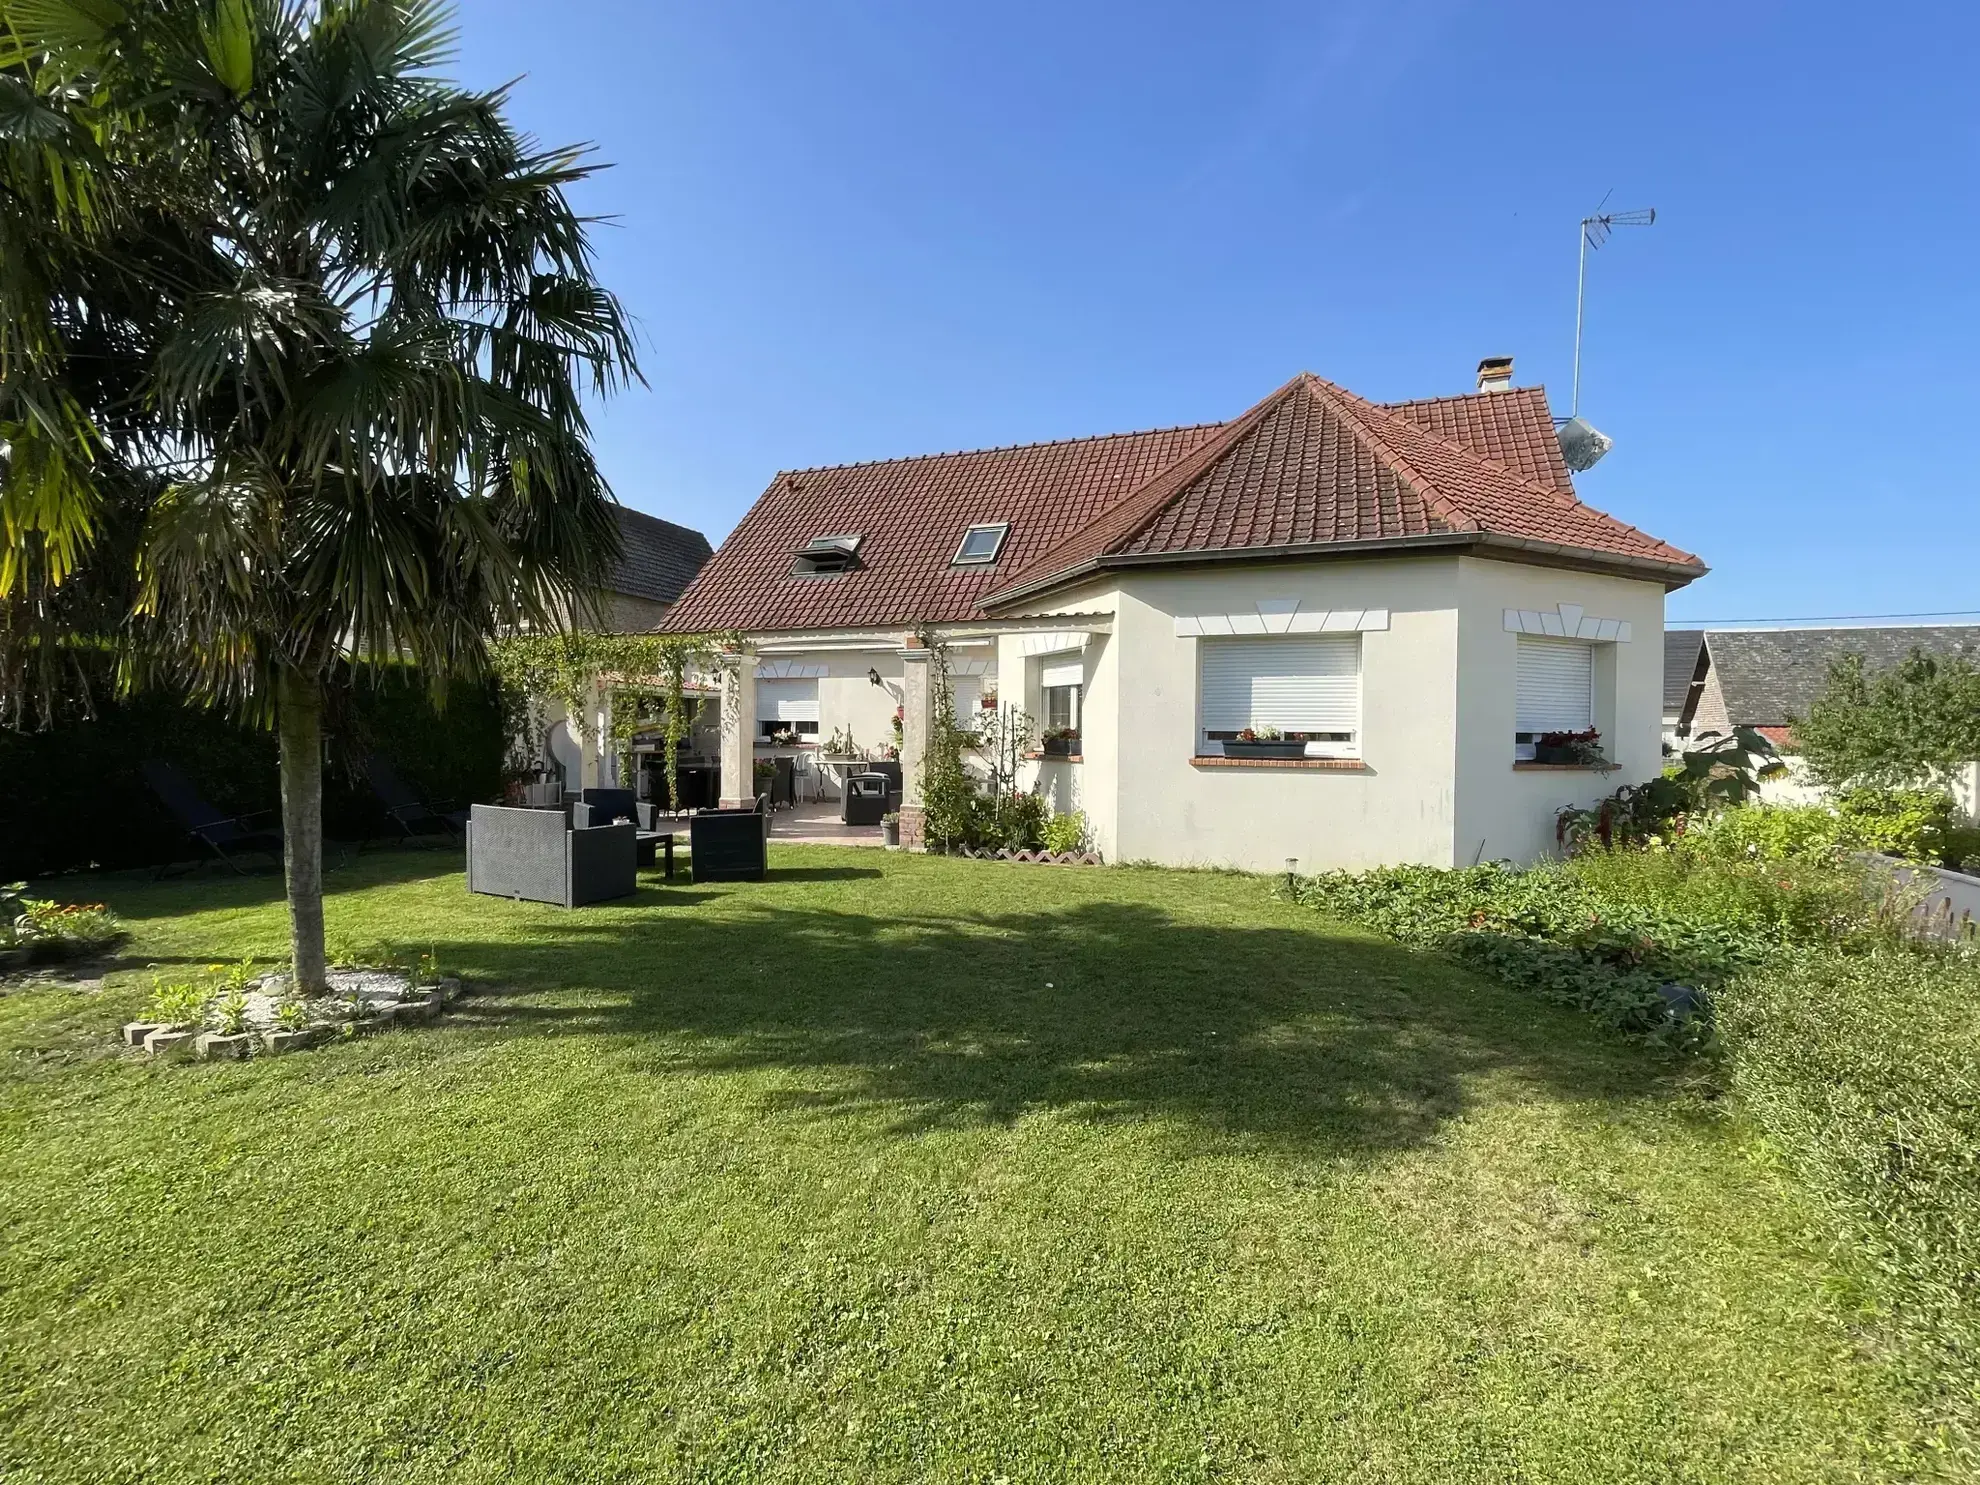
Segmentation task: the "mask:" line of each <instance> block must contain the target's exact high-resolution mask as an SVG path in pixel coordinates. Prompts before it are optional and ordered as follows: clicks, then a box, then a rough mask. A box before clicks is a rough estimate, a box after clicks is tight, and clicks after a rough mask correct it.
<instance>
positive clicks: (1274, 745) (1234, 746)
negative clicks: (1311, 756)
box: [1223, 738, 1306, 758]
mask: <svg viewBox="0 0 1980 1485" xmlns="http://www.w3.org/2000/svg"><path fill="white" fill-rule="evenodd" d="M1223 746H1224V756H1225V757H1226V758H1304V757H1305V756H1306V744H1305V743H1303V742H1287V741H1285V740H1284V739H1283V738H1279V739H1273V740H1269V741H1268V740H1265V739H1261V738H1254V739H1252V740H1250V741H1248V742H1247V741H1240V740H1237V739H1232V740H1230V741H1228V742H1226V743H1225V744H1224V745H1223Z"/></svg>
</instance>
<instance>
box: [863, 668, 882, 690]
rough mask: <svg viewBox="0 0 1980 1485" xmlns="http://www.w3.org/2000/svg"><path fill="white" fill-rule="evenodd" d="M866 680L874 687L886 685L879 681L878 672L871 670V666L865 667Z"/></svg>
mask: <svg viewBox="0 0 1980 1485" xmlns="http://www.w3.org/2000/svg"><path fill="white" fill-rule="evenodd" d="M866 678H867V679H868V680H869V681H871V682H873V684H874V685H876V686H884V685H885V684H886V682H885V681H883V680H881V679H880V672H879V671H877V670H875V669H873V668H872V667H871V666H868V667H867V670H866Z"/></svg>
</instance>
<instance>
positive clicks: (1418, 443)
mask: <svg viewBox="0 0 1980 1485" xmlns="http://www.w3.org/2000/svg"><path fill="white" fill-rule="evenodd" d="M1485 404H1490V405H1485ZM1550 450H1551V452H1550ZM992 521H1009V522H1010V523H1011V531H1010V537H1009V539H1008V540H1007V542H1006V543H1005V546H1004V549H1003V551H1002V552H1001V553H1000V554H999V557H998V560H997V561H996V562H995V563H994V564H991V565H989V566H987V567H971V568H963V567H955V566H952V565H951V559H952V557H953V556H954V555H955V551H956V545H957V543H958V542H959V541H960V540H961V538H962V534H963V532H964V531H965V530H966V529H967V528H968V527H969V526H970V525H972V524H977V523H983V522H992ZM829 534H858V535H859V536H860V537H861V538H862V540H861V543H860V546H859V564H858V566H857V567H856V568H855V570H853V571H852V572H850V573H847V574H846V575H844V576H840V577H832V578H807V577H794V576H792V575H791V563H792V555H793V553H794V552H795V550H796V549H797V548H798V547H800V546H802V545H803V544H804V543H805V542H807V541H810V540H812V539H814V538H816V537H820V536H825V535H829ZM1397 546H1401V547H1410V546H1440V547H1449V548H1456V549H1463V548H1467V547H1493V546H1497V547H1500V548H1504V549H1514V550H1518V551H1522V552H1524V553H1526V554H1528V555H1532V556H1537V557H1542V558H1544V559H1548V560H1559V561H1567V562H1570V563H1573V564H1575V565H1590V566H1597V567H1605V568H1621V569H1625V570H1630V571H1641V572H1647V573H1649V574H1651V575H1654V576H1656V577H1657V578H1659V579H1660V580H1662V581H1664V582H1666V583H1667V584H1669V585H1672V586H1676V585H1678V584H1681V583H1684V582H1688V581H1690V580H1691V579H1692V578H1694V577H1696V576H1698V575H1699V574H1700V573H1701V572H1703V571H1704V567H1703V565H1702V564H1701V563H1699V561H1698V559H1697V558H1695V557H1693V556H1691V555H1690V554H1689V553H1688V552H1683V551H1680V550H1678V549H1677V548H1675V547H1671V546H1668V545H1666V544H1665V543H1663V542H1660V541H1658V540H1656V539H1655V538H1653V537H1649V536H1646V535H1644V534H1643V533H1642V532H1640V531H1637V530H1636V529H1635V528H1633V527H1630V526H1627V525H1625V524H1624V523H1622V522H1620V521H1617V520H1615V519H1614V518H1613V517H1610V516H1606V515H1604V514H1602V513H1601V512H1600V511H1597V510H1594V509H1593V508H1591V507H1589V506H1587V505H1584V504H1582V503H1581V501H1580V500H1579V499H1577V498H1576V497H1575V495H1574V493H1573V486H1572V485H1571V484H1570V483H1569V480H1568V476H1567V471H1566V468H1565V466H1564V465H1562V464H1561V462H1560V454H1559V449H1558V446H1557V445H1556V444H1555V442H1554V433H1553V421H1552V417H1551V415H1550V413H1549V412H1548V408H1547V401H1546V394H1545V393H1544V392H1543V391H1541V390H1540V389H1538V388H1527V389H1523V390H1520V391H1515V392H1490V393H1478V394H1474V395H1471V396H1465V397H1442V398H1429V399H1424V400H1420V401H1416V402H1408V403H1399V404H1396V405H1394V406H1393V407H1386V408H1385V407H1381V406H1378V405H1376V404H1374V403H1370V402H1365V401H1363V400H1362V399H1361V398H1359V397H1356V396H1354V395H1353V394H1352V393H1349V392H1346V391H1343V390H1342V389H1341V388H1339V387H1336V386H1334V385H1333V384H1331V383H1329V382H1324V381H1322V380H1320V379H1319V378H1317V377H1314V376H1310V375H1305V374H1302V375H1300V376H1297V377H1295V378H1293V380H1292V381H1290V382H1288V383H1286V384H1285V386H1283V387H1281V388H1279V389H1278V390H1277V391H1275V392H1274V393H1272V395H1271V396H1269V397H1267V398H1266V399H1265V400H1264V401H1263V402H1260V403H1259V404H1258V405H1257V406H1255V407H1253V408H1252V409H1251V410H1250V411H1249V412H1247V413H1245V414H1244V415H1243V416H1242V417H1240V418H1238V419H1236V420H1234V421H1233V422H1230V423H1223V424H1216V423H1212V424H1202V425H1198V426H1195V427H1188V428H1171V429H1162V430H1158V431H1156V432H1152V433H1135V434H1120V435H1115V436H1113V437H1111V438H1095V439H1076V440H1072V441H1069V442H1066V443H1055V444H1030V445H1020V446H1018V447H1015V448H1007V449H990V450H985V451H983V452H980V453H970V454H943V455H935V456H932V457H925V458H919V459H899V460H892V461H888V462H885V463H878V464H859V465H849V466H841V467H838V468H830V469H816V470H806V471H801V472H798V473H794V474H784V475H779V476H778V477H777V479H776V480H775V481H773V482H772V484H771V486H770V488H769V489H768V490H766V491H765V492H764V494H763V495H762V497H761V498H760V499H759V500H758V501H757V503H756V505H755V506H754V507H752V509H751V510H750V513H749V515H748V516H746V517H745V518H744V520H743V522H742V524H741V525H740V526H738V527H737V528H736V530H735V531H734V532H733V533H732V534H731V535H730V537H729V539H728V540H727V541H725V542H724V543H723V544H722V549H721V550H720V551H719V552H718V553H716V555H715V558H714V560H713V561H711V562H710V563H709V564H708V566H707V568H706V569H704V571H703V573H702V575H701V576H700V578H698V579H697V580H696V582H695V583H694V584H693V586H692V587H691V588H690V589H689V590H688V592H687V594H686V595H685V596H684V598H683V599H682V601H681V603H680V605H679V606H678V607H677V608H676V609H675V610H674V611H673V612H672V613H671V614H669V616H668V619H667V627H669V628H674V629H728V628H737V629H753V630H759V631H760V630H777V629H787V630H788V629H821V628H840V627H845V628H856V627H865V626H876V625H891V624H909V623H915V622H935V623H955V622H968V621H970V620H973V619H982V618H984V617H986V616H987V615H988V614H989V613H991V612H993V611H995V610H997V609H998V608H1008V607H1010V606H1012V605H1014V604H1016V603H1018V602H1021V601H1024V600H1027V599H1031V598H1035V597H1037V596H1039V595H1041V594H1042V593H1044V592H1046V591H1049V590H1052V589H1056V588H1060V587H1063V586H1065V585H1066V584H1067V583H1069V582H1074V581H1077V580H1079V579H1080V578H1082V577H1084V576H1085V575H1087V574H1088V573H1091V572H1093V571H1096V570H1098V569H1101V568H1105V567H1112V566H1129V565H1146V564H1150V563H1174V562H1185V563H1189V562H1199V561H1206V560H1221V559H1228V558H1232V557H1247V558H1267V557H1275V556H1276V557H1287V556H1309V555H1327V554H1330V553H1331V552H1341V553H1346V552H1349V551H1365V550H1370V549H1378V550H1379V549H1385V548H1390V547H1397Z"/></svg>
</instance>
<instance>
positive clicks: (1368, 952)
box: [440, 889, 1669, 1157]
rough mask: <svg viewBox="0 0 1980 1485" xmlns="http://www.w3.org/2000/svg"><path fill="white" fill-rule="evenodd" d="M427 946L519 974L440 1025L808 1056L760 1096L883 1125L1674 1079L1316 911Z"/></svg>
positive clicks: (1642, 1059) (1315, 1105)
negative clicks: (1228, 920) (798, 1087)
mask: <svg viewBox="0 0 1980 1485" xmlns="http://www.w3.org/2000/svg"><path fill="white" fill-rule="evenodd" d="M711 895H712V896H726V895H728V894H725V893H719V892H713V891H712V889H711ZM440 952H441V955H442V957H443V959H445V960H446V961H447V962H449V963H456V964H459V965H460V966H461V967H462V968H464V969H466V970H469V971H470V972H472V973H474V974H476V975H478V976H482V977H486V978H487V979H490V980H492V981H494V982H495V983H496V984H498V985H502V986H507V987H514V988H510V989H506V990H503V991H501V992H499V993H497V994H495V995H492V996H489V997H485V998H477V999H476V1000H472V1001H470V1002H467V1003H466V1004H465V1005H464V1006H463V1007H462V1009H461V1012H460V1014H459V1017H458V1019H460V1020H464V1021H467V1022H469V1023H471V1024H472V1023H479V1024H482V1025H485V1026H490V1027H495V1028H500V1029H502V1030H504V1031H506V1032H513V1033H514V1034H517V1035H521V1036H532V1035H544V1034H550V1035H573V1034H578V1035H594V1036H606V1037H611V1036H624V1037H628V1038H632V1039H634V1040H633V1041H632V1044H631V1055H632V1056H633V1057H634V1058H635V1059H636V1065H637V1066H639V1067H641V1068H643V1069H645V1070H648V1071H651V1072H653V1073H656V1074H663V1075H664V1074H674V1073H711V1072H713V1073H720V1072H735V1071H740V1072H758V1071H786V1072H797V1073H800V1074H815V1075H816V1079H815V1086H813V1087H812V1088H810V1089H808V1090H806V1091H799V1092H790V1093H784V1094H778V1095H771V1096H769V1109H770V1111H771V1112H790V1113H802V1112H814V1113H817V1114H820V1115H828V1114H870V1113H872V1112H873V1111H875V1110H878V1111H880V1112H882V1113H883V1114H886V1115H889V1116H891V1117H889V1118H888V1120H887V1124H888V1127H889V1128H891V1129H892V1130H893V1131H894V1132H896V1133H900V1134H913V1133H917V1132H921V1131H924V1130H927V1129H931V1128H943V1127H960V1126H967V1125H971V1124H981V1123H1005V1124H1007V1123H1010V1122H1012V1121H1014V1120H1016V1119H1018V1118H1019V1117H1020V1116H1023V1115H1025V1114H1027V1113H1031V1112H1036V1111H1044V1110H1057V1111H1062V1112H1066V1113H1069V1114H1072V1115H1074V1116H1075V1117H1079V1118H1085V1119H1090V1120H1095V1121H1110V1120H1127V1119H1142V1118H1155V1119H1167V1120H1172V1121H1180V1122H1182V1123H1184V1124H1186V1125H1188V1126H1190V1127H1192V1128H1194V1129H1196V1130H1198V1131H1200V1132H1202V1133H1204V1134H1207V1135H1214V1136H1216V1137H1218V1138H1222V1139H1228V1138H1230V1137H1233V1136H1238V1137H1243V1138H1247V1139H1250V1140H1254V1141H1258V1142H1261V1143H1266V1144H1273V1145H1281V1146H1285V1147H1289V1148H1295V1149H1297V1150H1298V1151H1299V1152H1300V1153H1302V1154H1305V1155H1314V1154H1330V1155H1335V1156H1340V1157H1353V1156H1355V1155H1358V1154H1361V1155H1372V1154H1376V1153H1378V1152H1382V1151H1389V1150H1395V1149H1399V1148H1405V1147H1409V1146H1413V1145H1417V1144H1420V1143H1422V1142H1424V1141H1426V1140H1429V1139H1431V1138H1432V1137H1433V1136H1434V1135H1435V1134H1436V1133H1437V1131H1438V1129H1439V1128H1440V1127H1441V1126H1442V1125H1443V1124H1444V1123H1445V1122H1446V1121H1448V1120H1450V1119H1452V1118H1455V1117H1457V1116H1459V1115H1461V1114H1463V1113H1464V1112H1465V1111H1466V1109H1467V1108H1468V1107H1470V1106H1471V1104H1472V1103H1473V1101H1474V1099H1475V1098H1476V1097H1477V1096H1478V1092H1479V1090H1478V1084H1479V1082H1480V1081H1481V1080H1483V1079H1486V1078H1490V1077H1495V1076H1497V1075H1507V1074H1509V1075H1511V1076H1512V1077H1513V1078H1514V1079H1515V1080H1516V1081H1521V1082H1525V1083H1527V1084H1529V1085H1531V1086H1532V1087H1533V1088H1534V1089H1535V1091H1536V1092H1539V1093H1542V1094H1548V1095H1552V1096H1566V1097H1570V1098H1573V1099H1577V1100H1581V1099H1604V1100H1625V1099H1634V1098H1642V1097H1651V1096H1658V1095H1660V1094H1662V1093H1665V1092H1667V1091H1668V1088H1669V1085H1668V1081H1667V1080H1666V1079H1665V1078H1664V1077H1663V1076H1662V1075H1661V1074H1660V1072H1659V1070H1658V1068H1657V1067H1656V1066H1655V1065H1654V1064H1653V1063H1651V1062H1650V1060H1649V1058H1648V1056H1647V1054H1645V1053H1643V1052H1642V1051H1641V1050H1640V1049H1637V1048H1634V1047H1630V1046H1627V1045H1625V1044H1621V1043H1616V1042H1612V1041H1608V1040H1606V1039H1604V1038H1603V1037H1602V1036H1601V1034H1600V1033H1599V1032H1598V1031H1596V1030H1595V1028H1593V1027H1591V1026H1590V1025H1588V1024H1587V1023H1586V1022H1585V1021H1583V1020H1581V1019H1580V1018H1578V1017H1576V1016H1575V1015H1574V1014H1573V1013H1571V1012H1567V1011H1563V1010H1560V1009H1558V1008H1555V1007H1551V1006H1547V1005H1543V1004H1539V1003H1537V1002H1535V1001H1533V1000H1531V999H1529V998H1526V997H1522V996H1520V995H1518V994H1516V993H1515V992H1513V991H1510V990H1508V989H1506V988H1504V987H1502V986H1498V985H1496V984H1493V983H1491V982H1489V981H1486V980H1483V979H1480V978H1478V977H1477V976H1475V975H1473V974H1471V973H1470V972H1468V971H1466V970H1463V969H1461V968H1459V967H1457V966H1455V965H1452V964H1449V963H1446V962H1444V961H1442V960H1440V959H1437V958H1435V957H1433V956H1429V955H1424V954H1420V953H1416V952H1414V951H1411V950H1408V949H1405V948H1402V947H1400V946H1397V945H1393V944H1388V943H1384V942H1380V941H1374V940H1370V939H1366V938H1362V937H1359V936H1355V937H1342V936H1335V935H1334V934H1330V933H1329V932H1327V931H1326V930H1325V928H1324V927H1322V926H1321V925H1320V924H1319V922H1318V920H1316V922H1315V925H1314V927H1313V928H1312V929H1310V930H1309V929H1305V928H1290V927H1289V928H1280V927H1270V926H1260V927H1229V926H1221V925H1214V924H1203V923H1198V922H1190V921H1182V920H1178V919H1176V918H1174V917H1172V916H1171V915H1170V914H1169V913H1167V912H1166V911H1164V910H1162V909H1161V908H1158V907H1154V906H1150V905H1146V904H1139V903H1120V902H1089V903H1084V904H1081V905H1078V906H1073V907H1070V908H1062V909H1041V910H1038V911H1023V912H1016V913H1009V914H1004V915H998V916H981V917H968V918H965V917H960V916H956V917H946V916H945V917H934V916H925V915H923V916H914V915H906V916H903V915H899V914H892V915H889V916H886V917H880V916H868V915H862V914H861V913H860V912H859V911H857V904H849V910H848V911H843V912H834V911H819V910H808V909H791V908H787V907H779V906H773V905H769V904H754V903H751V904H748V905H747V911H746V912H745V913H743V914H740V915H738V914H736V913H735V912H734V910H733V908H731V910H730V911H729V912H727V913H722V914H709V913H696V914H675V913H666V914H654V915H648V916H645V917H633V916H626V917H617V916H615V917H614V918H613V919H611V920H607V919H605V918H602V917H592V918H571V919H569V920H565V921H563V922H560V923H559V924H558V925H557V926H556V927H555V928H554V929H546V932H545V936H544V937H542V938H538V939H535V940H534V941H523V942H514V941H511V942H503V941H498V940H489V939H479V940H463V941H459V942H455V943H448V944H443V945H442V946H441V948H440ZM532 986H555V987H558V988H557V989H555V990H548V989H532V988H530V987H532ZM453 1019H457V1018H455V1017H450V1020H453ZM1496 1096H1504V1090H1503V1087H1501V1089H1500V1090H1499V1092H1498V1094H1497V1095H1496Z"/></svg>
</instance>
